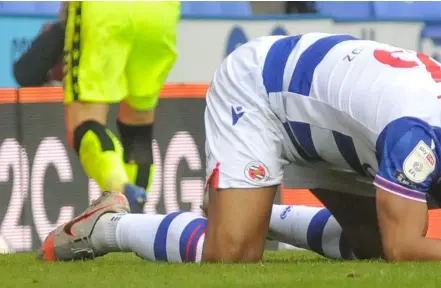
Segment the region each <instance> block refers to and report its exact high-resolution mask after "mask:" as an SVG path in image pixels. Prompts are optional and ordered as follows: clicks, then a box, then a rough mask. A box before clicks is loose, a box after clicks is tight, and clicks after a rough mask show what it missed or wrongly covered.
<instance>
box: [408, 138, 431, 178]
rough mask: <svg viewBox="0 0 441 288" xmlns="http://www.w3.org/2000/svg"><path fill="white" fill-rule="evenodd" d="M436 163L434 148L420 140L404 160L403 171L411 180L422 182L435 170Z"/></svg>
mask: <svg viewBox="0 0 441 288" xmlns="http://www.w3.org/2000/svg"><path fill="white" fill-rule="evenodd" d="M435 164H436V159H435V155H434V154H433V152H432V149H430V147H429V146H428V145H427V144H426V143H424V141H420V142H418V144H417V145H416V146H415V148H414V149H413V150H412V152H410V154H409V155H408V156H407V157H406V160H404V164H403V172H404V175H406V177H407V178H408V179H409V180H410V181H412V182H414V183H422V182H424V181H425V180H426V179H427V177H429V175H430V174H431V173H432V172H433V171H434V170H435Z"/></svg>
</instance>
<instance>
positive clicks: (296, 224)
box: [269, 205, 354, 259]
mask: <svg viewBox="0 0 441 288" xmlns="http://www.w3.org/2000/svg"><path fill="white" fill-rule="evenodd" d="M342 232H343V231H342V228H341V226H340V224H338V222H337V220H336V219H335V218H334V216H332V215H331V213H330V212H329V210H328V209H326V208H318V207H309V206H300V205H293V206H289V205H273V210H272V214H271V221H270V231H269V235H270V237H271V238H272V239H274V240H277V241H280V242H283V243H287V244H290V245H293V246H296V247H299V248H304V249H308V250H312V251H314V252H316V253H318V254H320V255H323V256H325V257H329V258H334V259H353V258H354V256H353V253H352V250H351V248H350V246H349V243H348V242H347V240H346V238H345V237H343V234H342Z"/></svg>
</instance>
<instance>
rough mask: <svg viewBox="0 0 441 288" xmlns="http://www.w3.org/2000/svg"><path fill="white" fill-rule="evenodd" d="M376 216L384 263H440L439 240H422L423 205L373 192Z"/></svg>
mask: <svg viewBox="0 0 441 288" xmlns="http://www.w3.org/2000/svg"><path fill="white" fill-rule="evenodd" d="M377 214H378V222H379V225H380V231H381V237H382V243H383V250H384V254H385V256H386V258H387V259H388V260H390V261H406V260H420V261H423V260H441V240H438V239H430V238H425V237H424V236H425V234H426V230H427V204H426V203H424V202H419V201H415V200H411V199H406V198H404V197H401V196H398V195H395V194H393V193H390V192H389V191H386V190H383V189H377Z"/></svg>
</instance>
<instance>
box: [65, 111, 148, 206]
mask: <svg viewBox="0 0 441 288" xmlns="http://www.w3.org/2000/svg"><path fill="white" fill-rule="evenodd" d="M107 113H108V105H107V104H99V103H84V102H72V103H70V104H67V105H66V109H65V119H66V130H67V139H68V143H69V145H70V146H71V147H72V148H73V149H74V150H75V151H76V152H77V154H78V156H79V158H80V161H81V163H82V165H83V168H84V170H85V172H86V174H87V175H88V176H89V177H91V178H92V179H94V180H95V181H96V182H97V184H98V185H99V186H100V188H101V190H103V191H117V192H121V193H125V195H126V196H127V198H128V200H129V203H130V207H131V209H132V210H133V211H132V212H135V213H136V212H137V213H140V212H142V210H143V207H144V203H145V201H146V195H145V192H144V190H142V189H140V188H138V187H135V186H133V185H130V181H129V178H128V177H127V174H126V171H125V168H124V165H123V162H122V161H121V159H122V158H123V156H122V155H123V148H122V146H121V144H120V142H119V140H118V138H117V137H116V136H115V135H114V134H113V133H112V132H111V131H110V130H109V129H107V127H106V126H105V125H106V122H107Z"/></svg>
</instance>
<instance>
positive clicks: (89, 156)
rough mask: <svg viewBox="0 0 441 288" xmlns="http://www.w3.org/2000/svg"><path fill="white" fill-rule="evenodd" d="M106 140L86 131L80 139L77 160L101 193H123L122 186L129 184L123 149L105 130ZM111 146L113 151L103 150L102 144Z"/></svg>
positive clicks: (90, 131)
mask: <svg viewBox="0 0 441 288" xmlns="http://www.w3.org/2000/svg"><path fill="white" fill-rule="evenodd" d="M105 134H106V135H105V136H107V137H108V138H107V137H106V139H104V140H103V139H101V140H100V137H99V136H98V135H97V134H96V133H95V132H94V131H93V130H87V132H86V133H84V135H83V137H82V138H81V142H80V147H79V151H78V153H79V158H80V161H81V164H82V165H83V168H84V170H85V172H86V174H87V175H88V176H89V177H90V178H92V179H94V180H95V181H96V183H97V184H98V186H99V187H100V188H101V190H103V191H117V192H123V189H124V185H125V184H126V183H129V179H128V177H127V174H126V171H125V169H124V165H123V161H122V160H121V159H122V155H123V149H122V146H121V144H120V142H119V140H118V138H117V137H116V136H115V135H114V134H113V133H112V132H111V131H110V130H109V129H105ZM104 141H106V142H107V143H106V144H107V145H109V143H110V144H113V145H110V146H113V147H112V148H113V149H108V148H104V147H103V146H104V145H103V143H102V142H104Z"/></svg>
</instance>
